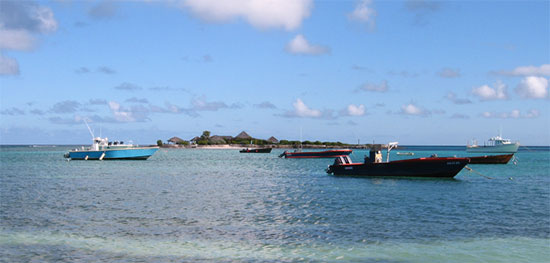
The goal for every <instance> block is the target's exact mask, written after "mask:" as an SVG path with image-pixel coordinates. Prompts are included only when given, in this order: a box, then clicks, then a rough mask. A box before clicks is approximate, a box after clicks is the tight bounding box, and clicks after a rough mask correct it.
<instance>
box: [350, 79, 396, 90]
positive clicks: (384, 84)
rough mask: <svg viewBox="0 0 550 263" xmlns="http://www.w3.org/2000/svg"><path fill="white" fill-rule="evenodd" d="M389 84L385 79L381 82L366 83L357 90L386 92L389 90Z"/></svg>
mask: <svg viewBox="0 0 550 263" xmlns="http://www.w3.org/2000/svg"><path fill="white" fill-rule="evenodd" d="M388 89H389V86H388V82H387V81H386V80H383V81H382V82H381V83H380V84H373V83H365V84H363V85H362V86H361V87H359V88H358V89H357V91H361V90H362V91H375V92H386V91H388Z"/></svg>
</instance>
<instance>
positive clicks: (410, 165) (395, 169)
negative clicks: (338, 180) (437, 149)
mask: <svg viewBox="0 0 550 263" xmlns="http://www.w3.org/2000/svg"><path fill="white" fill-rule="evenodd" d="M396 146H397V143H390V144H389V145H388V157H387V159H389V151H390V150H391V149H392V148H393V147H396ZM381 148H382V146H381V145H380V144H378V145H374V146H373V147H371V150H370V155H369V157H365V162H364V163H353V162H352V161H351V159H350V158H349V156H344V157H338V158H336V160H335V161H334V164H333V165H330V166H329V167H328V169H327V173H329V174H334V175H351V176H368V177H386V176H392V177H394V176H402V177H439V178H452V177H454V176H455V175H456V174H458V173H459V172H460V170H462V168H464V166H466V164H468V162H469V161H470V159H468V158H457V157H428V158H416V159H407V160H398V161H391V162H390V161H389V160H387V161H386V162H382V154H381V151H380V150H381Z"/></svg>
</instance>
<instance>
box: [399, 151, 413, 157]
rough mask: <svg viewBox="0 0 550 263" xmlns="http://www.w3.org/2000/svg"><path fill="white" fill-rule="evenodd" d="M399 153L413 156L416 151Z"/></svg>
mask: <svg viewBox="0 0 550 263" xmlns="http://www.w3.org/2000/svg"><path fill="white" fill-rule="evenodd" d="M397 155H408V156H413V155H414V153H413V152H397Z"/></svg>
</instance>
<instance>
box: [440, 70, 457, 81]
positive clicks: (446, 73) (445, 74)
mask: <svg viewBox="0 0 550 263" xmlns="http://www.w3.org/2000/svg"><path fill="white" fill-rule="evenodd" d="M437 75H438V76H440V77H442V78H448V79H450V78H458V77H460V70H459V69H452V68H443V69H441V71H439V72H437Z"/></svg>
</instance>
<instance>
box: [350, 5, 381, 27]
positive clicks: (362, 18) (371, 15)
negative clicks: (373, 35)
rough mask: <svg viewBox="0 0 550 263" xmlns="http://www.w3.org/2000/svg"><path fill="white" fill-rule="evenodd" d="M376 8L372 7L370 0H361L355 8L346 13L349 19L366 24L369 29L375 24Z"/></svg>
mask: <svg viewBox="0 0 550 263" xmlns="http://www.w3.org/2000/svg"><path fill="white" fill-rule="evenodd" d="M377 15H378V14H377V12H376V10H374V8H373V7H372V0H362V1H360V2H359V3H357V6H355V9H354V10H353V11H352V12H351V13H349V14H348V17H349V19H351V20H355V21H359V22H361V23H365V24H367V26H368V28H369V29H370V30H372V29H374V27H375V26H376V16H377Z"/></svg>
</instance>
